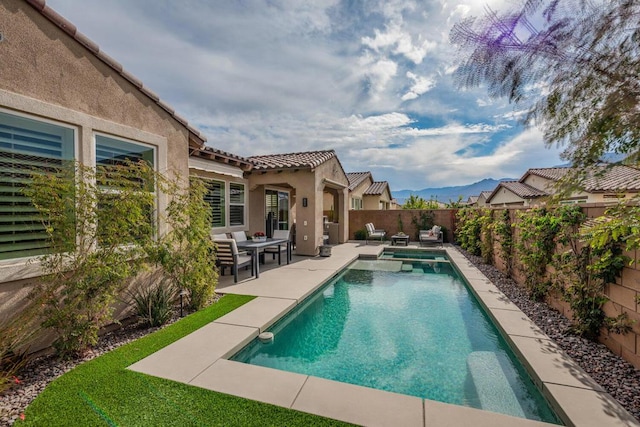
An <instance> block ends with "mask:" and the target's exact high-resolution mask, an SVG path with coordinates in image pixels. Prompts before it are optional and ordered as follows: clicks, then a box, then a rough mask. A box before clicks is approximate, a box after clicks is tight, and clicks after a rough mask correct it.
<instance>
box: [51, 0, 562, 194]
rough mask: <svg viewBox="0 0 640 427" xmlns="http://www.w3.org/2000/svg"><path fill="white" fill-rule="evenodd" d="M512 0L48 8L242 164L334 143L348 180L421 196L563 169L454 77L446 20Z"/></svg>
mask: <svg viewBox="0 0 640 427" xmlns="http://www.w3.org/2000/svg"><path fill="white" fill-rule="evenodd" d="M508 1H510V0H487V1H485V2H469V1H464V0H447V1H446V2H443V1H440V0H424V1H415V0H371V1H366V2H353V1H341V0H317V1H312V2H299V1H296V0H271V1H269V2H262V1H255V0H247V1H242V2H234V1H232V2H227V1H215V2H208V1H204V0H184V1H182V2H170V1H166V0H165V1H158V0H136V1H130V0H110V1H108V2H105V1H102V0H83V1H82V2H78V1H77V0H48V1H47V5H49V6H51V7H52V8H53V9H54V10H56V11H57V12H59V13H60V14H61V15H62V16H64V17H66V18H67V19H69V20H70V21H71V22H72V23H74V24H75V25H76V26H77V27H78V30H79V31H80V32H83V33H84V34H86V35H87V36H88V37H89V38H91V39H92V40H94V41H95V42H96V43H98V45H99V46H100V47H101V49H103V50H104V51H105V52H106V53H107V54H109V55H110V56H112V57H114V58H115V59H116V60H117V61H119V62H121V63H122V64H123V66H124V67H125V69H126V70H127V71H129V72H131V73H132V74H134V75H135V76H136V77H138V78H140V79H141V80H142V81H143V82H144V84H145V85H146V86H148V87H149V88H150V89H151V90H153V91H154V92H156V93H158V94H159V95H160V97H161V99H162V100H163V101H165V102H167V103H169V104H170V105H171V106H172V107H174V108H175V109H176V111H177V112H178V113H179V114H180V115H181V116H183V117H185V118H187V120H188V121H189V122H190V124H192V125H194V126H196V127H197V128H199V129H201V130H202V131H203V132H204V134H205V135H206V136H207V137H208V140H209V144H210V145H211V146H214V147H216V148H220V149H223V150H225V151H229V152H232V153H235V154H238V155H241V156H250V155H255V154H268V153H284V152H292V151H309V150H320V149H327V148H333V149H336V151H337V153H338V156H339V158H340V161H341V162H342V164H343V166H344V167H345V169H346V170H347V171H353V170H371V171H372V172H373V175H374V178H375V179H376V180H387V181H389V182H390V184H391V186H392V189H401V188H412V189H419V188H424V187H427V186H434V185H454V184H464V183H469V182H471V181H475V180H479V179H482V178H483V177H487V176H496V174H503V173H504V174H507V175H509V174H511V173H515V171H516V170H518V169H522V168H523V167H524V166H525V165H526V164H527V162H529V161H530V162H532V163H533V162H539V163H545V162H546V163H547V164H557V163H559V160H558V156H557V150H545V149H544V148H543V145H542V142H541V140H542V139H541V138H539V135H537V134H535V133H532V131H530V130H524V129H523V128H522V127H521V126H520V125H518V124H517V123H516V122H517V119H518V118H519V117H520V116H521V114H522V112H514V111H512V110H511V108H512V107H511V106H509V105H508V104H507V103H506V102H502V101H500V100H490V101H489V100H487V95H486V91H485V90H484V89H476V90H466V91H459V90H457V89H456V87H455V82H453V81H452V79H451V74H450V73H451V70H453V69H454V68H455V62H454V56H455V55H453V53H454V51H453V47H452V46H451V45H450V43H449V39H448V33H449V29H450V27H451V25H453V23H454V22H456V21H457V20H459V19H460V18H461V17H466V16H471V15H478V14H481V13H483V8H484V5H485V3H487V4H489V6H490V7H492V8H495V9H499V8H500V7H501V6H502V5H503V4H505V3H507V2H508ZM537 138H539V139H538V140H536V139H537ZM434 159H437V164H438V167H437V168H433V167H432V165H433V162H434ZM519 175H520V172H518V173H517V174H516V175H515V176H519Z"/></svg>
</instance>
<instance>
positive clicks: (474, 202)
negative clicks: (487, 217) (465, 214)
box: [464, 196, 478, 207]
mask: <svg viewBox="0 0 640 427" xmlns="http://www.w3.org/2000/svg"><path fill="white" fill-rule="evenodd" d="M464 204H465V205H466V206H469V207H474V206H478V196H469V197H468V198H467V201H466V202H464Z"/></svg>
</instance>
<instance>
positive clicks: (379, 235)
mask: <svg viewBox="0 0 640 427" xmlns="http://www.w3.org/2000/svg"><path fill="white" fill-rule="evenodd" d="M364 227H365V228H366V229H367V237H366V238H365V239H364V244H365V245H366V244H367V243H368V241H369V240H371V239H380V242H383V241H384V240H386V239H385V238H386V236H387V232H386V231H384V230H376V228H375V227H374V226H373V223H372V222H369V223H367V224H365V225H364Z"/></svg>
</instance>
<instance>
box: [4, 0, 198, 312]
mask: <svg viewBox="0 0 640 427" xmlns="http://www.w3.org/2000/svg"><path fill="white" fill-rule="evenodd" d="M34 3H38V2H34ZM42 3H43V2H40V3H38V4H40V6H42ZM46 12H47V13H49V14H54V12H52V11H51V10H50V9H46ZM58 18H59V17H58ZM59 19H61V18H59ZM68 25H71V24H68ZM0 32H1V33H2V41H1V42H0V58H2V61H0V111H3V112H4V113H8V114H12V115H16V116H24V117H28V118H31V119H34V120H42V121H48V122H50V123H53V124H58V125H61V126H68V127H71V128H72V129H73V130H74V133H75V140H76V141H75V153H76V154H75V157H76V159H77V160H80V161H82V162H83V163H85V164H89V165H91V164H95V155H96V153H95V144H94V138H95V135H96V134H103V135H108V136H114V137H116V138H121V139H125V140H128V141H132V142H134V143H142V144H145V145H150V146H153V147H154V148H155V153H156V159H155V162H156V165H157V169H158V171H160V172H162V173H165V174H167V175H168V176H170V177H176V176H178V177H184V178H186V177H187V176H188V147H189V142H190V137H191V138H192V139H191V140H192V142H193V141H194V138H195V140H196V143H200V142H202V141H201V140H200V139H199V137H194V136H193V134H192V133H191V130H190V129H189V128H188V127H187V126H186V125H185V123H186V122H184V121H181V120H179V119H178V118H177V116H175V115H174V113H173V110H171V108H170V107H168V106H166V105H165V104H162V105H163V106H161V105H160V104H161V101H159V99H158V98H157V96H155V95H153V93H151V92H150V91H148V90H146V89H145V92H142V91H141V88H142V87H143V86H142V83H140V82H138V81H137V80H136V79H135V78H134V77H133V76H130V75H128V78H125V77H123V75H122V73H124V72H123V71H122V67H121V66H120V65H119V64H118V63H117V62H115V61H113V60H111V59H110V58H108V57H107V56H106V55H104V54H102V53H100V56H101V58H103V59H105V60H110V62H111V64H112V66H109V65H107V64H106V63H105V62H104V61H103V60H101V59H99V58H98V57H97V56H96V52H98V51H99V49H98V47H97V46H96V45H95V44H93V43H92V42H90V41H88V40H86V39H84V36H82V35H81V34H76V36H75V37H76V38H81V39H83V40H84V43H85V44H86V45H88V46H91V48H92V50H90V49H89V48H87V47H86V46H84V45H83V44H81V43H79V42H78V41H77V40H76V39H74V38H73V37H71V36H70V35H69V34H68V33H67V32H65V31H63V30H62V29H61V28H60V27H58V26H57V25H55V24H54V23H53V22H51V21H50V20H49V19H47V18H46V17H45V16H43V14H42V13H40V12H38V10H36V9H34V7H32V6H31V5H30V4H29V3H28V2H25V1H23V0H3V1H2V2H1V3H0ZM166 204H167V200H166V197H164V196H163V195H162V194H160V195H158V207H159V209H160V210H161V211H162V210H163V208H164V207H166ZM160 230H161V231H162V230H163V224H160ZM26 261H27V260H26V259H24V258H23V259H13V260H6V261H1V262H0V315H2V314H3V312H4V313H6V311H7V310H8V311H9V312H11V311H12V310H13V311H15V309H16V301H17V300H19V299H20V298H21V297H23V296H24V295H25V294H26V293H27V291H28V282H26V281H24V279H28V278H34V277H37V276H38V275H39V274H40V271H39V268H38V265H37V263H27V262H26Z"/></svg>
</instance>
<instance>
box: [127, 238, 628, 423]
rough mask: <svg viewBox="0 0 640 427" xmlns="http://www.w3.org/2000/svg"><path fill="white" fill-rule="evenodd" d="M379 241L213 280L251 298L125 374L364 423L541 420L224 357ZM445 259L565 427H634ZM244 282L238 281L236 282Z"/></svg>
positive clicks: (502, 300)
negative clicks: (256, 274)
mask: <svg viewBox="0 0 640 427" xmlns="http://www.w3.org/2000/svg"><path fill="white" fill-rule="evenodd" d="M382 249H383V245H380V244H370V245H367V246H365V245H363V244H361V243H346V244H342V245H338V246H334V247H333V248H332V255H331V256H330V257H326V258H322V257H314V258H309V257H297V256H294V259H293V262H292V263H291V264H289V265H282V266H278V265H277V261H275V262H274V261H272V260H270V259H269V257H267V263H266V264H265V266H264V267H263V269H262V271H261V273H260V278H259V279H255V278H253V277H249V274H248V273H247V272H244V271H241V272H240V279H241V280H240V281H239V282H238V283H237V284H234V283H233V277H230V276H223V277H221V278H220V283H219V285H218V289H217V291H218V292H220V293H232V294H244V295H255V296H257V298H256V299H254V300H252V301H250V302H249V303H247V304H245V305H243V306H242V307H239V308H238V309H236V310H235V311H233V312H231V313H229V314H227V315H225V316H223V317H221V318H219V319H217V320H216V321H214V322H212V323H210V324H208V325H206V326H204V327H202V328H201V329H199V330H197V331H195V332H193V333H192V334H190V335H188V336H186V337H184V338H182V339H180V340H178V341H176V342H174V343H173V344H171V345H169V346H167V347H165V348H164V349H162V350H160V351H158V352H156V353H154V354H152V355H151V356H149V357H147V358H145V359H143V360H141V361H139V362H137V363H135V364H134V365H132V366H130V367H129V369H131V370H134V371H137V372H141V373H145V374H148V375H153V376H157V377H161V378H167V379H170V380H174V381H179V382H183V383H187V384H191V385H194V386H197V387H202V388H206V389H210V390H214V391H218V392H222V393H228V394H232V395H235V396H240V397H243V398H247V399H253V400H258V401H261V402H265V403H270V404H273V405H278V406H283V407H286V408H291V409H295V410H299V411H303V412H308V413H312V414H316V415H321V416H324V417H329V418H333V419H337V420H341V421H346V422H350V423H354V424H359V425H366V426H421V427H425V426H460V425H473V426H487V427H489V426H491V427H500V426H504V427H507V426H509V427H511V426H536V425H538V426H542V425H547V424H545V423H539V422H536V421H531V420H525V419H521V418H514V417H510V416H506V415H502V414H496V413H493V412H487V411H481V410H478V409H473V408H468V407H463V406H457V405H450V404H446V403H440V402H435V401H431V400H426V399H420V398H418V397H413V396H406V395H402V394H397V393H391V392H386V391H381V390H375V389H371V388H367V387H361V386H356V385H352V384H345V383H340V382H336V381H330V380H325V379H322V378H317V377H312V376H308V375H303V374H297V373H291V372H285V371H280V370H275V369H270V368H265V367H261V366H253V365H247V364H244V363H240V362H234V361H230V360H227V359H228V358H229V357H231V356H232V355H233V354H235V353H236V352H237V351H238V350H240V349H241V348H242V347H244V346H245V345H246V344H247V343H249V342H250V341H251V340H253V339H254V338H256V337H257V336H258V334H259V333H260V332H262V331H264V330H266V329H268V328H269V326H271V325H272V324H273V323H274V322H276V321H277V320H278V319H279V318H281V317H282V316H284V315H285V314H286V313H287V312H288V311H290V310H291V309H292V308H294V307H295V306H296V305H297V304H299V303H300V302H301V301H302V300H304V299H305V298H306V297H307V296H309V295H310V294H311V293H313V291H315V290H316V289H318V288H319V287H320V286H322V285H323V284H324V283H326V282H327V281H328V280H329V279H331V278H332V277H333V276H334V275H335V274H336V273H337V272H339V271H340V270H341V269H342V268H343V267H345V266H346V265H348V264H349V263H351V262H352V261H353V260H355V259H357V258H358V257H359V256H360V255H364V256H370V257H375V256H377V255H378V254H379V253H380V252H381V251H382ZM446 251H447V253H448V255H449V257H450V258H451V260H452V262H453V263H454V264H455V265H456V266H457V268H458V269H459V270H460V272H462V273H463V275H464V276H465V277H466V278H467V281H468V282H469V284H470V285H471V287H472V290H473V292H474V293H475V295H476V296H477V298H478V299H479V301H480V302H481V304H483V305H484V306H485V309H486V311H487V312H488V313H489V315H490V317H491V318H492V319H493V320H494V321H495V322H496V323H497V324H498V326H499V328H500V329H501V331H502V332H503V334H504V336H505V338H506V339H507V341H508V342H509V343H510V344H511V345H512V348H513V349H514V351H515V353H516V354H517V355H518V357H520V359H521V360H522V361H523V363H524V364H525V366H526V367H527V369H528V370H529V371H530V375H531V376H532V378H533V379H534V381H535V382H536V384H537V385H538V387H539V388H540V389H541V390H542V392H543V394H544V395H545V396H546V397H547V399H548V400H549V402H550V403H551V404H552V406H553V408H554V409H555V410H556V413H557V414H558V415H559V416H560V417H561V418H562V419H563V421H564V422H565V423H566V424H567V425H576V426H594V427H601V426H640V424H638V423H637V422H636V420H635V419H634V418H633V417H632V416H631V415H630V414H629V413H628V412H627V411H625V410H624V408H622V407H621V406H620V405H619V404H618V402H617V401H616V400H615V399H613V398H612V397H611V396H610V395H609V394H607V393H605V392H604V391H603V390H602V389H601V388H600V386H598V385H597V384H596V383H595V382H594V381H593V380H592V379H591V378H590V377H589V376H588V375H587V374H586V373H585V372H584V371H583V370H582V369H581V368H580V367H579V366H578V365H577V364H576V363H574V362H573V360H571V359H570V358H569V357H568V356H567V355H565V354H564V353H563V352H562V350H560V348H559V347H558V346H557V345H556V344H555V343H554V342H553V341H551V340H550V339H549V338H548V337H547V336H546V335H545V334H544V333H543V332H542V331H541V330H540V329H539V328H538V327H537V326H535V324H533V322H531V320H529V319H528V318H527V316H526V315H524V313H522V312H521V311H520V310H519V309H518V308H517V307H516V306H515V305H514V304H512V303H511V302H510V301H509V300H508V299H507V297H506V296H505V295H504V294H502V293H501V292H500V291H499V290H498V289H497V288H496V287H495V286H494V285H493V284H492V283H491V282H490V281H489V280H488V279H487V278H486V277H485V276H484V275H483V274H482V273H481V272H480V271H479V270H478V269H477V268H476V267H475V266H473V265H472V264H471V263H469V262H468V261H467V259H466V258H465V257H464V256H463V255H462V254H460V253H459V252H458V251H457V250H455V249H454V248H453V247H450V246H448V247H446ZM242 279H244V280H242Z"/></svg>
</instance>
